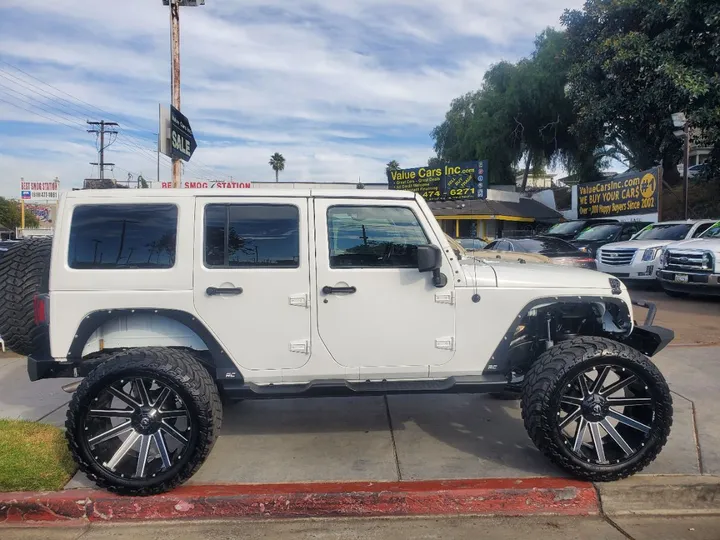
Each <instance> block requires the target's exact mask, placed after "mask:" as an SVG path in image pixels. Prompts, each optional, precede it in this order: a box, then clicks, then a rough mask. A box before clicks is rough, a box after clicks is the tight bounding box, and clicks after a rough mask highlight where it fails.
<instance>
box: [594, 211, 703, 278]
mask: <svg viewBox="0 0 720 540" xmlns="http://www.w3.org/2000/svg"><path fill="white" fill-rule="evenodd" d="M714 223H715V221H713V220H709V219H708V220H688V221H663V222H662V223H654V224H652V225H648V226H647V227H645V228H644V229H643V230H642V231H640V232H639V233H637V234H636V235H635V236H633V237H632V239H630V240H628V241H626V242H615V243H612V244H606V245H604V246H602V247H601V248H600V249H598V251H597V268H598V270H600V271H601V272H607V273H608V274H612V275H613V276H615V277H619V278H622V279H629V280H654V279H656V273H657V269H658V267H659V264H660V253H661V252H662V248H663V247H665V246H667V245H668V244H672V243H673V242H677V241H679V240H685V239H689V238H697V237H698V236H700V235H701V234H702V233H704V232H705V231H706V230H707V229H709V228H710V227H711V226H712V225H713V224H714Z"/></svg>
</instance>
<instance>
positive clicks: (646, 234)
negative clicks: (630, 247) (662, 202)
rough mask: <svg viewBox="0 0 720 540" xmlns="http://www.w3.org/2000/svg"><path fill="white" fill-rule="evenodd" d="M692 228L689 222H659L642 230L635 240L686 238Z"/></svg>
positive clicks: (634, 237)
mask: <svg viewBox="0 0 720 540" xmlns="http://www.w3.org/2000/svg"><path fill="white" fill-rule="evenodd" d="M691 228H692V225H691V224H689V223H657V224H656V225H652V226H650V227H648V228H646V229H643V230H642V231H640V232H639V233H638V234H637V235H635V236H633V240H684V239H685V237H686V236H687V234H688V233H689V232H690V229H691Z"/></svg>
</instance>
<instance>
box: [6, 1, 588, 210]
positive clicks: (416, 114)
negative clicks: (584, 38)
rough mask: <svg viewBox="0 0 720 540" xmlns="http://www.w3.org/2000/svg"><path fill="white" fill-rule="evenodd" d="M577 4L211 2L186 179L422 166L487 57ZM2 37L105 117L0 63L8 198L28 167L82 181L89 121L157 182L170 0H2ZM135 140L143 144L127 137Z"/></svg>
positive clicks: (522, 48) (310, 175)
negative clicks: (113, 130)
mask: <svg viewBox="0 0 720 540" xmlns="http://www.w3.org/2000/svg"><path fill="white" fill-rule="evenodd" d="M581 4H582V1H581V0H563V1H562V2H561V3H558V2H557V0H507V1H505V2H490V1H482V0H446V1H445V2H436V1H435V0H432V1H431V0H335V1H334V2H326V1H324V0H322V1H321V0H297V1H294V2H291V1H289V0H285V1H283V0H242V1H239V0H238V1H229V0H225V1H222V2H220V1H219V0H213V1H212V2H208V5H207V6H204V7H198V8H183V9H182V11H181V32H182V45H183V47H182V69H183V71H182V81H183V111H184V112H185V113H186V115H187V116H188V117H189V118H190V120H191V122H192V124H193V128H194V131H195V133H196V136H197V137H198V138H199V139H200V142H201V146H200V147H199V149H198V151H197V153H196V155H195V156H194V157H193V160H192V161H191V163H190V165H189V166H188V173H187V174H188V176H192V175H209V174H215V175H232V176H234V177H235V178H236V179H239V178H242V179H243V180H265V179H267V180H271V179H272V170H271V169H270V167H269V166H268V165H267V160H268V156H269V155H270V154H271V153H273V152H275V151H279V152H282V153H283V154H284V155H285V157H286V159H287V166H286V171H285V172H284V173H283V177H284V178H285V179H287V180H308V181H309V180H314V181H332V180H343V181H356V180H357V177H358V176H360V177H362V179H363V180H364V181H377V180H381V179H382V178H383V174H384V164H385V163H386V162H387V161H389V160H390V159H397V160H398V161H400V163H402V164H404V165H407V166H412V165H418V164H422V163H424V162H425V161H426V160H427V158H428V157H429V156H430V155H432V148H431V141H430V139H429V137H428V133H429V131H430V130H431V129H432V127H434V126H435V125H436V124H438V123H439V122H440V121H441V120H442V118H443V115H444V113H445V111H446V109H447V107H448V104H449V102H450V101H451V100H452V99H453V98H454V97H456V96H458V95H460V94H462V93H465V92H467V91H470V90H473V89H475V88H477V87H478V86H479V85H480V84H481V81H482V76H483V74H484V72H485V70H486V69H487V68H488V67H489V65H490V64H491V63H493V62H496V61H498V60H499V59H501V58H507V59H510V60H514V59H516V58H518V57H519V56H521V55H523V54H527V53H528V52H529V51H530V50H531V48H532V41H533V39H534V36H535V34H537V33H538V32H540V31H541V30H542V29H543V28H544V27H545V26H547V25H553V24H555V25H556V24H557V20H558V16H559V15H560V14H561V13H562V10H563V9H564V8H566V7H570V8H572V7H579V6H580V5H581ZM0 36H1V37H0V50H2V51H4V55H3V56H0V61H2V60H5V61H7V62H9V63H10V64H13V65H15V66H19V67H21V68H22V69H23V70H25V71H27V72H28V73H30V74H32V75H34V76H36V77H39V78H40V79H42V80H44V81H47V82H48V83H50V84H52V85H53V86H55V87H57V88H59V89H60V90H62V91H64V92H68V93H69V94H71V95H72V96H75V97H77V98H79V99H80V100H82V101H83V102H86V103H87V104H92V105H93V106H95V107H99V108H100V109H102V110H103V111H107V113H109V114H105V113H103V112H101V111H99V110H97V109H94V108H93V107H92V106H90V105H87V104H86V103H77V102H74V105H70V104H69V103H68V102H63V101H57V99H55V100H50V101H48V97H47V96H45V97H42V96H41V95H39V94H37V93H33V91H38V90H40V91H41V92H43V93H44V92H51V93H54V94H55V97H56V98H57V97H58V96H59V97H62V98H64V99H68V100H70V99H71V98H69V97H68V96H66V95H64V94H62V93H60V92H57V91H54V90H52V89H50V88H49V87H47V86H45V85H43V84H42V83H39V82H38V81H37V80H34V79H32V78H29V77H27V76H25V75H24V74H22V73H18V72H17V71H14V70H13V69H12V68H10V67H8V65H6V64H2V63H0V84H1V85H5V87H2V86H0V172H2V175H1V176H0V195H13V196H14V195H16V194H17V182H19V180H18V179H19V177H20V176H25V177H33V178H46V177H54V176H60V177H61V180H65V182H64V184H63V185H66V186H67V185H75V186H77V185H79V184H80V183H81V180H82V178H84V177H85V176H87V175H88V174H89V172H90V166H89V165H88V164H87V161H90V160H92V161H94V160H95V150H94V140H93V139H92V137H91V136H90V135H89V134H87V135H83V129H84V127H85V126H84V122H85V120H86V119H89V118H90V119H99V118H100V117H102V116H104V117H106V119H118V120H120V121H121V123H122V124H123V130H122V131H123V135H121V137H120V139H119V141H118V143H116V144H115V145H114V146H112V147H111V148H110V149H109V150H108V157H107V159H108V161H114V162H115V163H117V164H118V167H122V168H123V169H126V170H129V171H133V172H135V173H137V172H143V174H144V175H145V176H146V177H152V178H154V177H155V176H156V172H155V157H154V155H153V152H154V148H155V145H154V142H153V141H152V139H153V137H154V136H153V133H154V132H155V131H156V124H157V120H156V119H157V103H158V102H167V101H168V99H169V88H168V87H169V76H170V73H169V65H168V64H169V14H168V9H167V8H164V7H163V6H162V5H161V2H160V0H153V1H152V2H150V1H148V0H124V1H123V2H117V1H114V0H65V1H64V2H48V1H47V0H4V1H3V4H2V6H0ZM10 74H12V75H10ZM14 77H19V78H20V81H22V82H19V81H18V79H16V78H14ZM32 85H37V86H35V87H33V86H32ZM7 87H10V88H12V89H13V90H14V92H13V91H10V90H8V89H7ZM38 87H39V88H38ZM18 92H20V93H22V94H25V95H27V96H28V97H27V98H24V99H18ZM2 100H6V101H10V102H12V103H14V104H15V105H18V106H20V105H21V106H22V107H24V108H29V109H31V110H34V111H35V112H36V113H37V114H38V115H43V116H46V117H48V118H42V117H40V116H37V115H35V116H34V115H32V114H30V113H28V112H26V111H23V110H19V109H17V108H15V107H12V106H11V105H9V104H8V103H5V102H3V101H2ZM40 107H44V108H40ZM60 120H61V121H63V122H65V123H69V124H71V125H72V126H73V128H70V127H62V126H58V125H57V124H55V123H54V122H56V121H60ZM3 122H5V126H7V127H3V126H2V123H3ZM8 122H10V123H8ZM128 122H129V123H130V124H129V123H128ZM138 127H141V128H142V129H143V130H144V131H137V129H136V128H138ZM47 133H52V136H51V137H47V136H45V134H47ZM138 135H139V136H140V137H142V139H144V142H142V141H140V140H138V139H128V138H127V136H131V137H132V136H138ZM66 141H70V142H69V143H67V144H65V142H66ZM136 144H139V145H141V146H142V148H143V150H139V149H138V148H136V147H135V145H136ZM127 145H129V146H127ZM48 148H50V149H51V151H48V150H47V149H48ZM165 161H166V160H165V159H163V162H165ZM208 169H212V170H208ZM118 171H119V169H118ZM116 173H117V171H116ZM124 175H125V173H123V174H122V176H124ZM166 175H167V167H165V166H164V167H163V173H162V174H161V176H165V177H166ZM118 176H119V175H118Z"/></svg>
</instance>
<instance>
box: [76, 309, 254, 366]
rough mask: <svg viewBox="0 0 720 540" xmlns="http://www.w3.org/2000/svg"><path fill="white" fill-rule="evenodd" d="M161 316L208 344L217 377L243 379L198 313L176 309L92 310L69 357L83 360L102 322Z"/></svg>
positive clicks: (78, 333) (83, 321)
mask: <svg viewBox="0 0 720 540" xmlns="http://www.w3.org/2000/svg"><path fill="white" fill-rule="evenodd" d="M138 314H144V315H158V316H162V317H167V318H168V319H172V320H174V321H177V322H179V323H180V324H182V325H184V326H186V327H187V328H189V329H190V330H192V331H193V332H195V334H197V336H198V337H199V338H200V339H201V340H202V341H203V343H205V346H206V347H207V349H208V352H209V353H210V357H211V359H212V362H213V367H214V368H215V373H214V374H213V375H214V377H215V379H216V380H242V374H241V373H240V370H238V368H237V366H236V365H235V364H234V363H233V361H232V360H231V359H230V357H229V356H228V354H227V353H226V352H225V350H224V349H223V348H222V347H221V346H220V343H219V342H218V341H217V339H216V338H215V336H213V335H212V333H211V332H210V331H209V330H208V329H207V328H206V327H205V325H204V324H203V323H202V322H201V321H200V320H198V318H197V317H196V316H195V315H192V314H190V313H187V312H186V311H181V310H177V309H147V308H135V309H108V310H98V311H93V312H91V313H89V314H88V315H86V316H85V318H84V319H83V320H82V322H81V323H80V326H79V327H78V329H77V330H76V332H75V337H74V338H73V340H72V343H70V349H69V350H68V354H67V359H68V361H70V362H74V363H78V362H81V361H82V352H83V349H84V348H85V344H86V343H87V342H88V340H89V339H90V336H92V334H93V333H94V332H95V331H96V330H97V329H98V328H100V327H101V326H102V325H103V324H105V323H107V322H109V321H111V320H113V319H115V318H117V317H122V316H126V315H138Z"/></svg>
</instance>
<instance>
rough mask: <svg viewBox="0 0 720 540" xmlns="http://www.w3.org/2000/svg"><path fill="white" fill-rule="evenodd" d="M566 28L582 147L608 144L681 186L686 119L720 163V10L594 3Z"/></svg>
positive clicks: (714, 5) (706, 2) (652, 1)
mask: <svg viewBox="0 0 720 540" xmlns="http://www.w3.org/2000/svg"><path fill="white" fill-rule="evenodd" d="M562 23H563V25H564V26H565V27H566V28H567V39H568V46H567V49H566V50H567V60H568V61H569V62H570V64H571V68H570V71H569V86H568V94H569V96H570V98H571V99H572V100H573V102H574V103H575V110H576V112H577V115H578V121H577V123H576V125H575V127H574V129H575V134H576V135H577V136H578V138H579V139H597V138H601V139H603V140H604V142H605V145H606V147H607V148H608V151H609V152H610V153H614V154H615V155H617V156H618V157H620V158H621V159H623V161H625V163H627V164H628V165H629V166H632V167H635V168H637V169H645V168H649V167H652V166H655V165H663V167H664V169H665V178H666V179H668V181H670V182H673V181H678V180H679V174H678V172H677V168H676V164H677V163H678V161H679V160H680V158H681V154H682V152H681V149H682V141H681V140H679V139H678V138H677V137H675V136H674V135H673V129H674V128H673V125H672V121H671V119H670V114H671V113H673V112H684V113H686V115H687V116H688V117H689V119H690V120H691V122H692V123H693V125H694V126H695V127H697V128H698V129H699V130H700V131H699V132H700V133H701V134H702V136H703V137H704V138H705V143H706V144H712V143H715V151H714V154H713V161H714V162H715V163H716V164H717V163H718V162H720V144H718V141H720V2H718V1H717V0H675V1H669V0H622V1H619V0H587V1H586V2H585V6H584V8H583V10H573V11H566V12H565V14H564V15H563V17H562ZM699 142H702V141H699Z"/></svg>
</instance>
